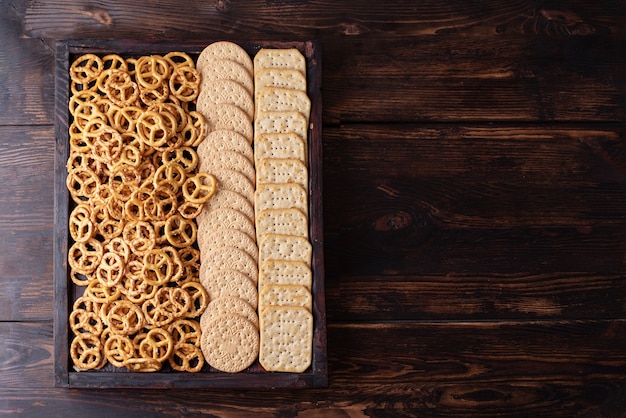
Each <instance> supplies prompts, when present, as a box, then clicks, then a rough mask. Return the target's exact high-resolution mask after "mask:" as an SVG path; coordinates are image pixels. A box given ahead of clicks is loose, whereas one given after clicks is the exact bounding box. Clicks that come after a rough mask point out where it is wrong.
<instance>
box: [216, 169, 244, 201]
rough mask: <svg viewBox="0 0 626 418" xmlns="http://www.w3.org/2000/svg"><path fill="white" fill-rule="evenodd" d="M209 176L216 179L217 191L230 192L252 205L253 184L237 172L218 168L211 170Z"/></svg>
mask: <svg viewBox="0 0 626 418" xmlns="http://www.w3.org/2000/svg"><path fill="white" fill-rule="evenodd" d="M211 174H213V175H214V176H215V178H216V179H217V182H218V190H221V189H226V190H232V191H234V192H237V193H239V194H240V195H242V196H243V197H245V198H246V199H248V201H249V202H250V203H254V183H252V182H251V181H250V180H248V178H247V177H246V176H244V175H243V174H241V173H240V172H239V171H235V170H228V169H223V168H220V169H217V170H213V171H212V172H211Z"/></svg>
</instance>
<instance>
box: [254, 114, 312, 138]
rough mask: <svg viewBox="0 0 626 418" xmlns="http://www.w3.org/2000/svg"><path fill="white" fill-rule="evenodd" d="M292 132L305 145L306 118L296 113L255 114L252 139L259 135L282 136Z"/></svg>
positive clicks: (306, 132) (307, 131)
mask: <svg viewBox="0 0 626 418" xmlns="http://www.w3.org/2000/svg"><path fill="white" fill-rule="evenodd" d="M288 132H294V133H296V134H298V135H299V136H300V138H302V140H303V141H304V142H305V143H306V142H307V138H308V136H307V135H308V133H309V124H308V122H307V119H306V117H305V116H304V115H303V114H302V113H300V112H296V111H290V112H257V113H256V120H255V121H254V137H255V138H256V137H257V136H258V135H261V134H284V133H288Z"/></svg>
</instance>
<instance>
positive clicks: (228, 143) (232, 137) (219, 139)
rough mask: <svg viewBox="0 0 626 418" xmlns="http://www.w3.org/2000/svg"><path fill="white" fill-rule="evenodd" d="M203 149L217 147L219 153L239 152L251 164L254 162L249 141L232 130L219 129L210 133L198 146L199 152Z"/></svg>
mask: <svg viewBox="0 0 626 418" xmlns="http://www.w3.org/2000/svg"><path fill="white" fill-rule="evenodd" d="M202 147H215V148H216V149H217V150H219V151H221V150H230V151H237V152H240V153H241V154H243V155H244V156H245V157H246V158H247V159H248V160H250V162H254V151H253V149H252V145H251V144H250V142H249V141H248V139H247V138H246V137H244V136H243V135H241V134H239V133H237V132H235V131H232V130H230V129H218V130H215V131H213V132H210V133H209V134H208V135H206V137H205V138H204V140H203V141H202V142H201V143H200V145H198V151H200V150H201V148H202Z"/></svg>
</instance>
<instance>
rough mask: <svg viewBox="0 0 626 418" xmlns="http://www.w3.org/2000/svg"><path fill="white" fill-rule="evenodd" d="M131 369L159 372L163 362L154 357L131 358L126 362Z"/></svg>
mask: <svg viewBox="0 0 626 418" xmlns="http://www.w3.org/2000/svg"><path fill="white" fill-rule="evenodd" d="M124 366H126V367H127V368H128V369H129V370H132V371H134V372H147V373H151V372H158V371H159V370H161V368H162V367H163V365H162V363H161V362H160V361H158V360H155V359H152V358H135V357H132V358H129V359H128V360H126V361H125V362H124Z"/></svg>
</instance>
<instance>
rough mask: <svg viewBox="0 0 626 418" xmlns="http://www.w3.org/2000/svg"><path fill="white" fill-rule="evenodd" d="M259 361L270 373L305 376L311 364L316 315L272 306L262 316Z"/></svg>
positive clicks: (300, 310) (300, 308) (301, 310)
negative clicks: (314, 318) (288, 373)
mask: <svg viewBox="0 0 626 418" xmlns="http://www.w3.org/2000/svg"><path fill="white" fill-rule="evenodd" d="M260 316H261V317H260V325H261V339H260V348H259V362H260V363H261V365H262V366H263V368H264V369H265V370H267V371H275V372H293V373H302V372H304V371H305V370H306V369H307V368H308V367H309V366H310V365H311V358H312V351H313V315H311V312H309V311H308V310H306V308H302V307H290V306H270V307H268V308H266V309H265V310H264V311H263V312H261V315H260Z"/></svg>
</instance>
